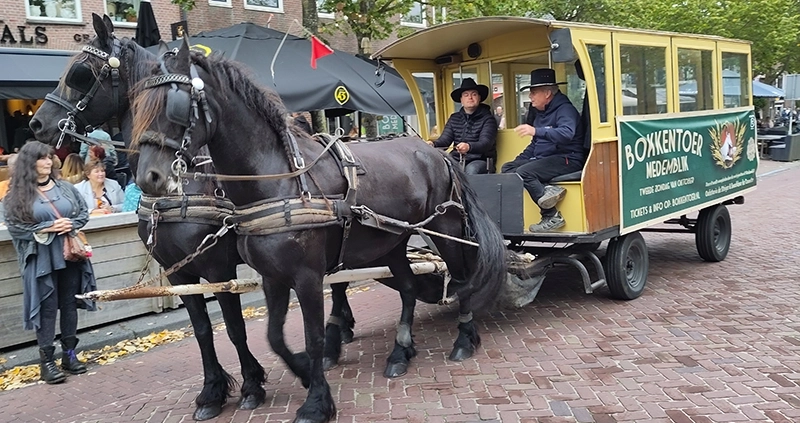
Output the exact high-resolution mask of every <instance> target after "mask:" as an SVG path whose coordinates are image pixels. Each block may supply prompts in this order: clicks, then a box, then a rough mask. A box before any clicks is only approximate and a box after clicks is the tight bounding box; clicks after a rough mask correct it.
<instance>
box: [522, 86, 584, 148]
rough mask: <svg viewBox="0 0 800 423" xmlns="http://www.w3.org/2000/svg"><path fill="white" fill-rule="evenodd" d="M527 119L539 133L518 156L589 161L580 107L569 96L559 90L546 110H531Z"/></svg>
mask: <svg viewBox="0 0 800 423" xmlns="http://www.w3.org/2000/svg"><path fill="white" fill-rule="evenodd" d="M531 118H533V119H532V120H533V122H531ZM526 120H527V121H528V122H527V123H528V125H531V126H533V127H534V128H536V136H534V137H533V139H532V140H531V143H530V144H529V145H528V147H527V148H525V150H524V151H523V152H522V153H521V154H520V155H519V156H517V159H529V160H530V159H534V158H536V159H539V158H542V157H549V156H562V157H568V158H569V159H570V160H576V161H579V162H581V163H583V162H584V161H585V160H586V155H585V150H584V147H583V144H584V131H585V128H583V126H582V125H581V123H580V114H579V113H578V110H577V109H575V106H573V105H572V103H571V102H570V101H569V98H567V96H566V95H564V94H563V93H561V92H559V93H558V94H556V96H555V97H553V100H551V101H550V104H548V105H547V106H546V107H545V108H544V110H542V111H538V110H537V111H535V112H534V113H531V112H528V117H527V119H526Z"/></svg>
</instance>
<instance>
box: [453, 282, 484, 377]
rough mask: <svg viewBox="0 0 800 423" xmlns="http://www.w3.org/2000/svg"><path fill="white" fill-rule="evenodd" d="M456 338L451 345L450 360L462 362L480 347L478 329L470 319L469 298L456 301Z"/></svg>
mask: <svg viewBox="0 0 800 423" xmlns="http://www.w3.org/2000/svg"><path fill="white" fill-rule="evenodd" d="M458 311H459V315H458V337H457V338H456V341H455V342H454V343H453V351H451V352H450V357H449V358H450V360H452V361H464V360H466V359H468V358H470V357H472V355H473V354H475V350H477V349H478V347H479V346H480V345H481V336H480V335H479V334H478V327H477V326H476V325H475V321H474V320H473V319H472V307H471V305H470V298H469V297H466V298H462V299H459V301H458Z"/></svg>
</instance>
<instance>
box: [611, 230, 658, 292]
mask: <svg viewBox="0 0 800 423" xmlns="http://www.w3.org/2000/svg"><path fill="white" fill-rule="evenodd" d="M605 258H606V263H605V264H606V283H608V289H609V290H610V291H611V296H612V297H614V298H616V299H618V300H633V299H635V298H638V297H639V296H640V295H642V291H644V286H645V283H646V282H647V272H648V270H649V268H650V260H649V258H648V256H647V245H646V244H645V242H644V238H642V234H640V233H639V232H632V233H629V234H627V235H623V236H621V237H619V238H617V239H615V240H612V241H610V242H609V243H608V248H607V249H606V257H605Z"/></svg>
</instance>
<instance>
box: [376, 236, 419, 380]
mask: <svg viewBox="0 0 800 423" xmlns="http://www.w3.org/2000/svg"><path fill="white" fill-rule="evenodd" d="M385 259H388V263H386V264H387V265H388V266H389V269H391V271H392V275H394V276H393V277H392V278H388V279H382V280H381V283H383V284H385V285H387V286H389V287H391V288H393V289H395V290H396V291H398V292H399V293H400V299H401V301H402V304H403V306H402V311H401V313H400V322H399V323H398V324H397V334H396V335H395V340H394V349H393V350H392V353H391V354H389V358H387V359H386V369H385V370H384V371H383V376H385V377H387V378H394V377H400V376H403V375H404V374H406V373H407V372H408V365H409V363H410V361H411V359H412V358H414V357H415V356H416V355H417V350H416V348H414V339H413V338H412V336H411V326H412V325H413V324H414V307H415V306H416V304H417V295H416V288H415V285H414V273H413V272H412V271H411V266H410V265H409V263H408V258H407V256H406V244H405V243H401V244H400V245H398V247H397V248H395V249H394V250H392V251H391V252H390V253H389V255H387V256H386V257H385Z"/></svg>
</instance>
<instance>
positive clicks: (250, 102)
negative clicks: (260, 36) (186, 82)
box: [191, 52, 289, 139]
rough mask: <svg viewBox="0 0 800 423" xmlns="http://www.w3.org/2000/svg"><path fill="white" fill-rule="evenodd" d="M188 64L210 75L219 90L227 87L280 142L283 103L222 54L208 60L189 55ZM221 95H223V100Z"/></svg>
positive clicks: (285, 112)
mask: <svg viewBox="0 0 800 423" xmlns="http://www.w3.org/2000/svg"><path fill="white" fill-rule="evenodd" d="M191 57H192V62H194V63H195V64H196V65H197V66H200V67H201V68H203V69H204V70H205V71H206V72H208V73H209V74H211V75H212V76H213V77H214V78H215V79H216V80H217V81H219V83H220V86H223V87H227V89H228V90H230V91H231V92H232V93H233V94H234V95H236V96H238V97H240V98H241V99H242V101H244V103H245V104H246V105H247V108H248V109H251V110H253V111H255V112H256V113H257V114H258V116H259V117H261V118H264V119H266V121H267V122H268V123H269V124H270V125H271V126H272V128H273V129H274V130H275V132H276V133H277V134H278V136H279V137H280V138H281V139H283V135H282V134H284V133H286V131H287V129H288V128H289V126H288V125H287V124H286V115H287V114H288V111H287V110H286V106H284V104H283V100H281V98H280V97H279V96H278V93H276V92H275V91H273V90H271V89H269V88H267V87H264V86H263V85H261V84H259V83H257V82H256V81H255V75H254V74H253V73H252V71H250V70H249V69H247V68H246V67H245V65H242V64H240V63H238V62H235V61H233V60H228V59H227V58H225V57H224V56H223V55H222V54H216V53H215V54H212V55H210V56H208V57H206V56H204V55H203V54H200V53H196V52H193V53H192V55H191ZM228 94H229V93H227V92H225V93H223V95H225V96H227V95H228Z"/></svg>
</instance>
